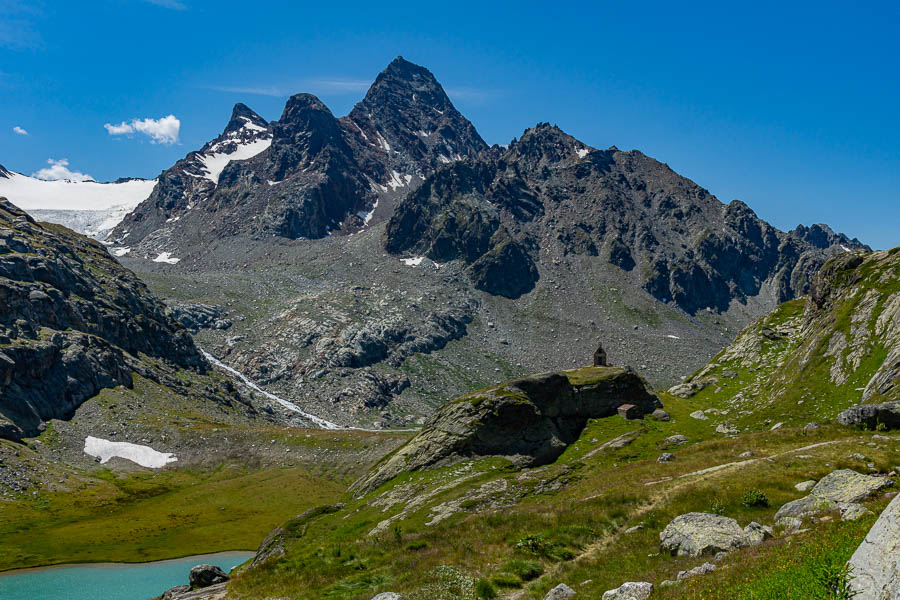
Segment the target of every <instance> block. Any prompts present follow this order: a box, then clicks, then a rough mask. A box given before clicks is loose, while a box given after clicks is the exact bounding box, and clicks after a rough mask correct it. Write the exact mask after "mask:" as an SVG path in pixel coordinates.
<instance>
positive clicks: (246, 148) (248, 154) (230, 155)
mask: <svg viewBox="0 0 900 600" xmlns="http://www.w3.org/2000/svg"><path fill="white" fill-rule="evenodd" d="M248 125H250V124H249V123H248ZM248 125H244V127H248ZM254 127H255V126H254ZM271 145H272V138H270V137H269V138H263V139H258V140H254V141H252V142H250V143H247V144H240V145H238V147H237V148H236V149H235V150H234V151H232V152H213V153H212V154H201V155H200V157H199V158H200V162H202V163H203V168H204V169H205V170H206V174H205V175H203V177H205V178H206V179H209V180H210V181H212V182H213V183H215V184H216V185H218V183H219V175H221V174H222V171H223V170H224V169H225V166H226V165H227V164H228V163H230V162H231V161H233V160H246V159H248V158H253V157H254V156H256V155H257V154H259V153H260V152H262V151H263V150H265V149H266V148H268V147H269V146H271ZM217 147H218V144H217V145H216V146H214V147H213V149H215V148H217Z"/></svg>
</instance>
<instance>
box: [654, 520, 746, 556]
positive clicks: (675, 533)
mask: <svg viewBox="0 0 900 600" xmlns="http://www.w3.org/2000/svg"><path fill="white" fill-rule="evenodd" d="M659 541H660V549H661V550H662V551H663V552H669V553H671V554H672V555H676V556H714V555H715V554H716V553H717V552H729V551H731V550H736V549H738V548H743V547H744V546H747V545H749V542H748V540H747V536H746V535H745V534H744V530H743V529H741V526H740V525H738V522H737V521H735V520H734V519H732V518H730V517H725V516H722V515H715V514H710V513H687V514H684V515H680V516H678V517H675V518H674V519H673V520H672V522H671V523H669V524H668V525H666V528H665V529H664V530H663V531H662V532H661V533H660V534H659Z"/></svg>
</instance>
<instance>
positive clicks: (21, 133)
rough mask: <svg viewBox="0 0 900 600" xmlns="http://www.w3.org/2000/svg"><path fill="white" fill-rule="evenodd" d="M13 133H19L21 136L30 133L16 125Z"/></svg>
mask: <svg viewBox="0 0 900 600" xmlns="http://www.w3.org/2000/svg"><path fill="white" fill-rule="evenodd" d="M13 131H15V132H16V133H18V134H19V135H28V132H27V131H25V130H24V129H22V128H21V127H19V126H18V125H16V126H15V127H13Z"/></svg>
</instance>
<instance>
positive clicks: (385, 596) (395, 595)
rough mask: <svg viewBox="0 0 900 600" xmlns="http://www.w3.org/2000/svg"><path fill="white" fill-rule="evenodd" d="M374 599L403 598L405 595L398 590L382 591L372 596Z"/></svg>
mask: <svg viewBox="0 0 900 600" xmlns="http://www.w3.org/2000/svg"><path fill="white" fill-rule="evenodd" d="M372 600H403V596H401V595H400V594H398V593H396V592H381V593H380V594H376V595H374V596H372Z"/></svg>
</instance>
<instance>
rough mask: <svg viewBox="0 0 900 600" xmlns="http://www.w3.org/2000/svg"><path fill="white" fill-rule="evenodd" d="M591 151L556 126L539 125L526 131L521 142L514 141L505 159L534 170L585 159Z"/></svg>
mask: <svg viewBox="0 0 900 600" xmlns="http://www.w3.org/2000/svg"><path fill="white" fill-rule="evenodd" d="M590 151H591V148H590V147H588V146H586V145H585V144H583V143H581V142H579V141H578V140H577V139H575V138H574V137H572V136H571V135H569V134H568V133H566V132H565V131H563V130H562V129H560V128H559V127H557V126H556V125H551V124H549V123H538V124H537V125H535V126H534V127H532V128H531V129H526V130H525V132H524V133H523V134H522V137H521V138H520V139H519V140H513V142H512V143H511V144H510V145H509V148H508V150H507V151H506V153H505V156H504V158H505V160H506V161H507V162H518V161H524V162H525V163H527V164H528V166H529V167H531V168H534V167H536V166H539V165H540V166H545V165H549V164H555V163H559V162H562V161H564V160H566V159H570V158H584V157H585V156H587V154H588V153H589V152H590Z"/></svg>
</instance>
